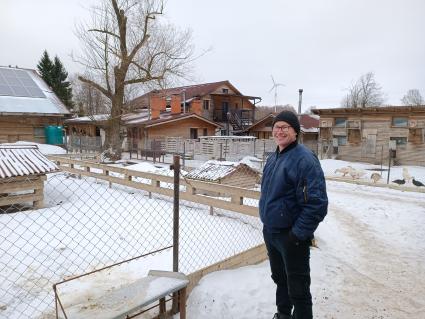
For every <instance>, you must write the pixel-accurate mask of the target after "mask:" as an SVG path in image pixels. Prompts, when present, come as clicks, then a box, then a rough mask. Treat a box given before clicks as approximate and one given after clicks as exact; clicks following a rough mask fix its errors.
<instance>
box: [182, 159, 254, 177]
mask: <svg viewBox="0 0 425 319" xmlns="http://www.w3.org/2000/svg"><path fill="white" fill-rule="evenodd" d="M238 169H246V170H250V171H253V172H256V171H255V170H254V169H252V168H251V167H249V166H248V165H247V164H244V163H239V162H229V161H213V160H211V161H207V162H205V163H204V164H202V165H201V166H200V167H198V168H196V169H194V170H193V171H191V172H189V173H187V174H186V176H185V177H186V178H192V179H199V180H204V181H208V182H218V181H219V180H220V179H222V178H224V177H226V176H228V175H230V174H232V173H234V172H235V171H236V170H238Z"/></svg>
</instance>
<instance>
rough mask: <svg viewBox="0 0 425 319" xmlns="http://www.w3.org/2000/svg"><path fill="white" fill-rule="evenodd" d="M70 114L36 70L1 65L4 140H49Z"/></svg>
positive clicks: (1, 139) (1, 132) (0, 132)
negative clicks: (54, 128)
mask: <svg viewBox="0 0 425 319" xmlns="http://www.w3.org/2000/svg"><path fill="white" fill-rule="evenodd" d="M69 115H70V113H69V111H68V109H67V108H66V106H65V105H64V104H63V103H62V102H61V101H60V100H59V98H58V97H57V96H56V95H55V94H54V93H53V91H52V90H51V89H50V88H49V86H48V85H47V84H46V83H45V82H44V81H43V80H42V78H41V77H40V76H39V75H38V74H37V72H36V71H35V70H30V69H20V68H11V67H0V143H7V142H9V143H12V142H16V141H31V142H37V143H45V142H46V136H45V129H44V128H45V126H48V125H55V126H62V125H63V120H64V118H65V117H67V116H69Z"/></svg>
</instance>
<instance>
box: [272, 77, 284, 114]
mask: <svg viewBox="0 0 425 319" xmlns="http://www.w3.org/2000/svg"><path fill="white" fill-rule="evenodd" d="M270 76H271V77H272V82H273V86H272V88H271V89H270V90H269V93H270V92H271V91H273V90H274V112H275V113H276V112H277V88H278V87H279V86H285V84H283V83H276V81H275V80H274V78H273V75H270Z"/></svg>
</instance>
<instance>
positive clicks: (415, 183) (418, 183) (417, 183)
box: [412, 177, 425, 187]
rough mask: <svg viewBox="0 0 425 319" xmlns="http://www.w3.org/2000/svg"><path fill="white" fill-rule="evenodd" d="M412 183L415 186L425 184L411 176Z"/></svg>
mask: <svg viewBox="0 0 425 319" xmlns="http://www.w3.org/2000/svg"><path fill="white" fill-rule="evenodd" d="M412 183H413V185H415V186H418V187H421V186H425V185H424V184H423V183H422V182H420V181H417V180H416V179H415V178H414V177H412Z"/></svg>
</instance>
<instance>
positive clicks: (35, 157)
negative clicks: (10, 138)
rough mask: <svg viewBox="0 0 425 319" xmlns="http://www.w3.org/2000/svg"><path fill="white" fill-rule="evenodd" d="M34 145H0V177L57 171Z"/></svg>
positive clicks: (53, 164)
mask: <svg viewBox="0 0 425 319" xmlns="http://www.w3.org/2000/svg"><path fill="white" fill-rule="evenodd" d="M58 169H59V168H58V167H57V166H56V164H55V163H53V162H52V161H50V160H48V159H47V158H46V157H45V156H44V155H43V154H42V153H41V152H40V150H39V149H38V147H37V146H34V145H0V178H8V177H17V176H27V175H34V174H35V175H37V174H46V173H49V172H54V171H57V170H58Z"/></svg>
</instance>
